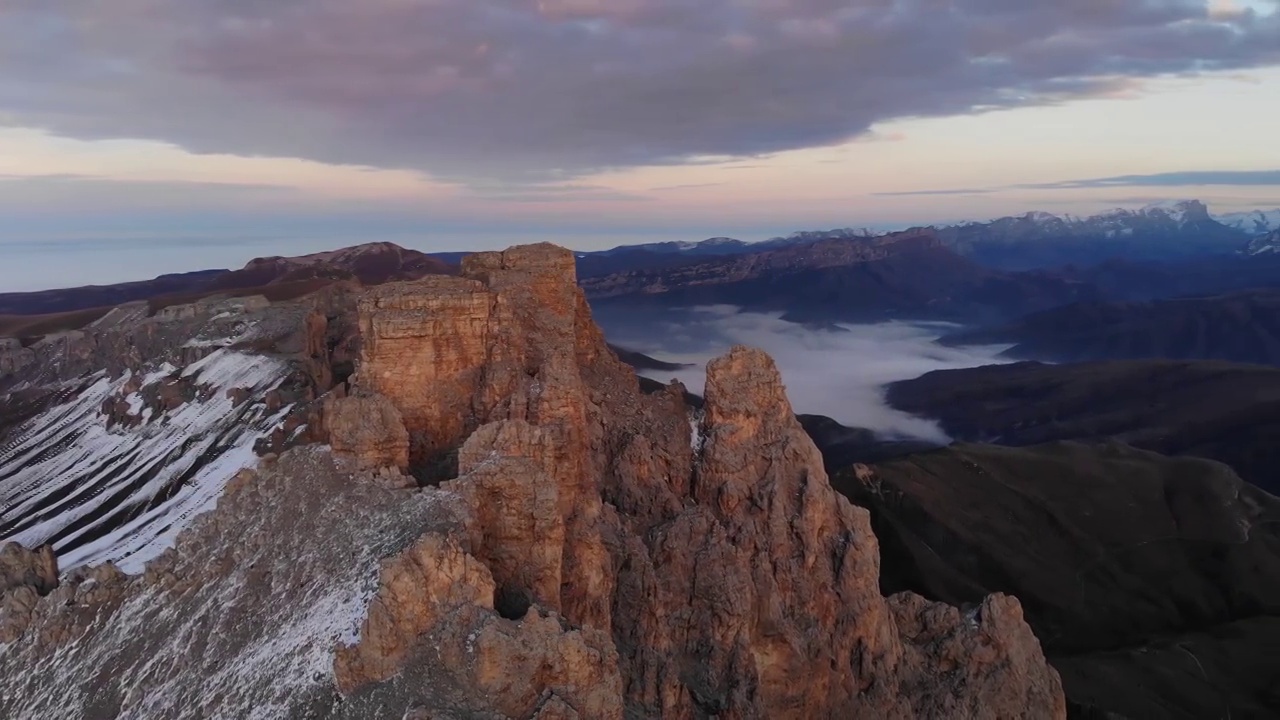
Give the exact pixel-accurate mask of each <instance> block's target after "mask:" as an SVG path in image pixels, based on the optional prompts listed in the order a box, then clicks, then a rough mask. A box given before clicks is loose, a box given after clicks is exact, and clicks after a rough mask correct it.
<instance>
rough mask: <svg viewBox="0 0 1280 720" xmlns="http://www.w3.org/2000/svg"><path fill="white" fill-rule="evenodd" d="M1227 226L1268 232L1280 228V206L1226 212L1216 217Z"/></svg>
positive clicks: (1260, 232) (1247, 230) (1250, 231)
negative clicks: (1269, 208) (1267, 208)
mask: <svg viewBox="0 0 1280 720" xmlns="http://www.w3.org/2000/svg"><path fill="white" fill-rule="evenodd" d="M1214 219H1216V220H1217V221H1218V222H1220V223H1222V224H1223V225H1226V226H1227V227H1232V228H1236V229H1237V230H1243V231H1245V232H1249V233H1259V234H1262V233H1268V232H1271V231H1273V230H1280V208H1276V209H1274V210H1250V211H1248V212H1236V213H1224V214H1222V215H1217V216H1215V218H1214Z"/></svg>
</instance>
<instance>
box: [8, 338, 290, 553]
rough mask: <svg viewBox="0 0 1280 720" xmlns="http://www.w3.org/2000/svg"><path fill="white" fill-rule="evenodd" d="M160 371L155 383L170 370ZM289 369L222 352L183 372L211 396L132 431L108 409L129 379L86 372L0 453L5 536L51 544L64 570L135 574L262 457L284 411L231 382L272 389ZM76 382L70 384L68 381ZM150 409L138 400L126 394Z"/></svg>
mask: <svg viewBox="0 0 1280 720" xmlns="http://www.w3.org/2000/svg"><path fill="white" fill-rule="evenodd" d="M174 372H177V368H174V367H172V366H168V367H164V366H162V367H161V368H157V369H156V370H155V371H153V372H151V373H148V374H147V376H146V377H147V378H149V379H159V378H162V377H169V376H170V375H172V374H173V373H174ZM287 374H288V367H287V366H286V365H285V364H284V363H283V362H281V361H279V360H276V359H273V358H267V357H263V356H258V355H245V354H241V353H236V352H231V351H227V350H218V351H216V352H214V353H212V354H210V355H209V356H207V357H205V358H204V359H202V360H200V361H199V362H196V363H193V364H192V365H190V366H188V367H187V368H185V369H184V370H183V371H182V376H183V377H188V378H191V379H192V380H194V381H195V382H197V383H199V384H201V385H210V386H212V387H213V388H214V390H215V391H214V392H213V393H212V394H211V396H210V397H209V399H207V400H205V401H203V402H202V401H198V400H196V401H192V402H189V403H186V404H184V405H182V406H180V407H178V408H176V409H174V410H169V411H164V412H161V413H160V414H158V415H156V416H155V417H154V418H153V417H152V415H151V411H150V409H149V408H147V409H146V411H145V414H144V415H143V418H144V420H147V421H148V422H147V423H146V424H144V425H141V426H139V427H135V428H121V427H112V428H108V427H107V422H106V420H107V419H106V417H104V416H103V415H102V413H101V407H102V406H103V403H104V401H106V400H107V399H108V398H110V397H112V396H115V395H117V394H118V393H120V392H122V390H123V386H124V385H125V383H126V382H128V379H129V376H128V375H126V376H125V377H123V378H121V379H119V380H115V381H113V380H110V379H109V378H107V377H106V375H105V373H98V374H96V375H94V376H91V377H90V378H89V384H88V387H87V388H86V389H84V390H83V391H81V392H79V393H78V394H74V393H71V392H68V393H67V394H68V395H69V396H71V397H69V399H67V400H66V401H65V402H62V403H61V404H57V405H54V406H52V407H50V408H48V409H47V410H45V411H44V412H43V413H41V414H40V415H38V416H36V417H35V418H32V419H31V420H29V421H28V422H27V423H25V424H24V425H23V426H22V427H20V428H18V429H17V430H16V431H15V432H13V433H12V435H11V438H10V442H9V443H7V444H6V445H5V446H4V447H3V448H0V543H3V542H10V541H16V542H19V543H22V544H23V545H25V546H27V547H36V546H38V545H42V544H45V543H52V544H53V547H54V549H55V551H57V553H58V555H59V565H60V567H61V569H62V570H63V571H64V572H65V571H67V570H71V569H73V568H76V567H79V566H82V565H97V564H100V563H104V562H114V563H116V564H117V565H119V566H120V568H121V569H122V570H124V571H125V572H127V573H138V572H141V571H142V569H143V565H144V563H145V562H146V561H147V560H150V559H151V558H154V557H156V556H157V555H159V554H160V553H161V552H163V551H164V550H165V549H166V548H168V547H170V546H172V544H173V541H174V539H175V538H176V537H177V535H178V533H180V532H181V531H182V530H183V529H184V528H186V527H187V525H189V524H190V522H191V520H192V518H194V517H195V516H197V515H199V514H201V513H203V512H206V511H207V510H209V509H211V508H213V507H214V506H215V505H216V504H217V499H218V497H219V496H220V495H221V494H222V490H223V488H224V487H225V486H226V483H227V482H228V481H229V480H230V479H231V477H232V476H234V475H235V474H236V472H238V471H239V470H241V469H242V468H245V467H249V466H252V465H253V464H254V463H255V462H256V460H257V458H256V456H255V454H254V452H253V446H254V443H255V441H256V440H257V439H258V438H260V437H262V436H263V435H265V434H266V433H267V432H269V430H270V428H272V427H274V426H275V425H277V424H279V423H280V422H281V421H282V420H283V419H284V417H285V416H286V415H287V414H288V412H289V410H290V408H288V407H285V408H281V409H280V410H278V411H276V412H274V413H271V412H268V411H267V410H266V408H265V405H264V404H262V403H245V404H244V405H243V406H241V407H239V408H237V407H235V406H234V404H233V402H232V400H231V399H230V398H228V397H227V396H226V389H227V388H229V387H232V386H233V385H234V386H236V387H247V388H249V389H250V391H251V392H252V393H265V392H266V391H267V390H269V389H272V388H274V387H277V386H278V385H279V384H280V382H281V381H283V380H284V379H285V377H286V376H287ZM64 389H69V388H64ZM127 400H128V402H129V407H130V412H131V414H135V415H138V414H142V412H143V407H142V405H143V403H142V398H141V397H140V396H137V395H136V394H131V395H129V396H128V398H127Z"/></svg>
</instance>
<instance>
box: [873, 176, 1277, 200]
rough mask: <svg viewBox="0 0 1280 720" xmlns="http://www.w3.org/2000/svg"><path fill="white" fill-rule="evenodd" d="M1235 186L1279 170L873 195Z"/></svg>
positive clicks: (1262, 180)
mask: <svg viewBox="0 0 1280 720" xmlns="http://www.w3.org/2000/svg"><path fill="white" fill-rule="evenodd" d="M1204 185H1232V186H1240V187H1273V186H1280V170H1187V171H1183V172H1166V173H1153V174H1150V175H1116V176H1113V177H1103V178H1087V179H1084V180H1059V181H1057V182H1048V183H1021V184H1018V185H1005V186H1002V187H994V188H957V189H950V190H907V191H902V192H878V193H872V194H873V195H889V196H901V195H986V194H990V193H997V192H1001V191H1003V190H1082V189H1094V188H1115V187H1195V186H1204Z"/></svg>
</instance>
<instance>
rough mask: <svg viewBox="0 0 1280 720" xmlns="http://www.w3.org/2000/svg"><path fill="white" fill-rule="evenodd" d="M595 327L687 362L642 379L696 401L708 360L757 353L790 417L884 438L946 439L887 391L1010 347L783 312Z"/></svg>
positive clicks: (607, 318) (612, 320) (714, 310)
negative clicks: (777, 374) (672, 386)
mask: <svg viewBox="0 0 1280 720" xmlns="http://www.w3.org/2000/svg"><path fill="white" fill-rule="evenodd" d="M598 319H599V320H600V321H601V324H602V326H603V327H604V328H605V331H606V334H607V335H608V336H609V340H610V341H611V342H613V343H614V344H616V345H620V346H622V347H625V348H627V349H630V350H637V351H639V352H642V353H644V354H646V355H650V356H652V357H655V358H657V359H659V360H665V361H668V362H677V363H691V364H692V365H693V366H692V367H689V368H685V369H682V370H676V371H661V370H650V371H644V372H643V373H642V374H643V375H646V376H648V377H651V378H653V379H655V380H659V381H662V382H667V381H669V380H671V379H672V378H673V377H675V378H677V379H679V380H680V381H681V382H682V383H684V384H685V385H686V386H687V387H688V388H689V390H690V391H691V392H695V393H699V394H701V393H702V388H703V384H704V381H705V377H706V376H705V372H706V363H707V361H708V360H710V359H712V358H714V357H716V356H717V355H720V354H722V353H724V352H725V351H726V350H727V349H728V348H729V347H730V346H732V345H735V344H742V345H749V346H752V347H758V348H761V349H763V350H765V351H767V352H768V353H769V354H770V355H772V356H773V359H774V361H775V362H777V364H778V368H779V370H781V372H782V379H783V382H784V383H785V384H786V387H787V395H788V397H790V398H791V404H792V406H793V407H794V408H795V411H796V412H798V413H808V414H815V415H826V416H828V417H832V418H834V419H836V420H837V421H839V422H840V423H842V424H844V425H849V426H852V427H863V428H868V429H871V430H874V431H876V432H877V433H878V434H880V435H882V436H883V437H885V438H887V439H901V438H918V439H921V440H929V441H935V442H948V441H949V438H947V436H946V434H945V433H943V432H942V430H941V428H939V427H938V425H937V424H936V423H934V422H932V421H930V420H926V419H923V418H919V417H915V416H913V415H909V414H907V413H904V412H900V411H898V410H895V409H893V408H891V407H889V406H888V405H887V404H886V403H885V399H884V392H885V386H887V385H888V384H889V383H892V382H896V381H898V380H909V379H912V378H916V377H919V376H920V375H923V374H925V373H927V372H930V371H933V370H949V369H958V368H968V367H976V366H979V365H991V364H995V363H1005V362H1009V360H1008V359H1006V358H1002V357H1000V355H999V354H1000V352H1002V351H1003V350H1005V349H1006V348H1007V347H1008V346H973V347H956V348H952V347H943V346H941V345H938V344H937V343H935V342H934V340H936V339H937V338H938V337H940V336H942V335H943V334H945V333H946V332H948V331H950V330H952V329H954V327H955V326H951V325H946V324H940V323H907V322H887V323H880V324H876V325H845V324H839V325H827V326H807V325H799V324H796V323H792V322H787V321H785V320H782V319H781V313H778V314H762V313H749V312H741V311H739V309H738V308H736V307H734V306H730V305H716V306H710V307H697V308H681V309H677V310H666V311H656V312H655V313H653V314H651V315H649V314H647V317H646V319H645V320H644V321H638V320H637V318H636V317H635V316H629V317H626V318H625V319H624V318H621V317H617V316H611V315H610V314H608V313H606V314H604V315H603V316H598Z"/></svg>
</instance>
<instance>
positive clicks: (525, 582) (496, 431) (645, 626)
mask: <svg viewBox="0 0 1280 720" xmlns="http://www.w3.org/2000/svg"><path fill="white" fill-rule="evenodd" d="M573 268H574V264H573V256H572V254H570V253H569V252H568V251H565V250H562V249H559V248H555V247H553V246H547V245H542V246H529V247H522V248H515V249H512V250H509V251H507V252H504V253H481V254H478V255H474V256H471V257H469V258H468V259H467V260H466V262H465V263H464V265H463V271H462V276H461V277H458V278H450V277H431V278H426V279H424V280H422V281H416V282H410V283H397V284H390V285H385V286H381V287H378V288H374V289H372V290H370V291H367V293H366V294H365V295H364V296H363V297H362V298H361V299H360V301H359V320H358V324H359V327H360V334H361V337H360V343H359V345H360V363H359V366H358V368H357V370H356V375H355V378H354V381H353V383H352V387H351V388H350V397H344V398H338V397H336V396H335V398H334V399H332V400H331V401H330V402H329V403H327V405H326V410H325V416H326V417H325V427H326V430H327V432H328V434H329V440H330V444H331V446H332V448H333V453H330V452H329V451H327V450H324V449H320V448H299V449H295V450H291V451H289V452H286V453H285V454H284V455H283V456H281V458H280V459H279V460H278V461H275V460H273V461H270V462H268V463H267V464H266V466H265V467H264V468H263V469H262V470H261V471H260V472H259V473H245V474H244V477H243V478H242V479H241V480H239V481H237V482H236V483H233V484H232V487H231V489H230V490H229V491H228V493H229V495H228V497H227V498H225V499H224V501H223V502H222V503H220V504H219V507H218V509H217V510H215V511H214V512H212V513H210V514H209V515H207V516H205V517H203V518H202V519H201V520H200V521H198V522H197V523H196V525H195V526H194V527H193V529H191V530H190V531H188V532H187V533H186V534H184V536H183V537H182V538H180V539H179V541H178V546H177V548H176V550H174V551H172V552H170V553H168V554H167V555H166V556H164V557H162V558H161V559H160V560H159V561H157V562H155V563H153V564H152V565H151V566H149V567H148V570H147V572H146V574H145V575H143V576H139V577H134V578H125V577H123V576H118V574H110V573H108V575H109V577H106V578H105V579H104V580H103V581H95V582H94V583H90V582H89V580H87V579H84V578H80V577H77V578H73V579H70V580H69V581H68V582H66V583H64V585H63V587H61V588H59V589H58V590H57V591H55V592H54V593H52V594H51V595H50V596H49V597H48V598H42V599H39V600H37V601H35V603H34V607H33V608H32V609H31V610H30V612H29V615H30V618H29V621H28V623H27V627H26V628H25V632H24V633H23V634H21V635H20V637H18V638H17V639H16V640H15V641H14V643H13V644H12V645H11V646H9V648H8V649H7V651H6V652H5V653H4V654H3V655H0V689H2V690H3V691H4V692H3V693H0V713H3V712H4V711H8V710H15V709H16V708H18V707H20V706H21V705H20V703H21V702H22V698H24V697H29V696H30V695H31V694H32V693H38V692H46V691H48V688H51V687H54V684H55V683H57V684H63V683H72V684H75V683H82V682H88V679H89V678H93V682H95V683H97V684H98V687H99V690H100V692H99V693H97V694H95V695H94V698H106V700H98V699H94V700H88V699H85V698H86V697H87V696H85V697H80V698H79V700H76V701H73V702H72V703H71V704H69V705H67V706H65V707H68V708H70V710H67V711H64V712H61V714H60V713H59V711H57V710H56V709H55V708H52V707H45V706H41V707H40V708H39V709H40V710H41V711H42V712H43V713H44V714H42V715H41V717H78V716H80V715H81V714H83V712H87V711H88V710H89V709H97V708H98V707H99V706H100V705H103V703H106V704H108V705H110V708H109V711H110V713H109V716H113V717H170V716H173V717H177V716H188V715H189V716H202V717H214V716H217V717H241V716H252V715H253V714H254V713H255V712H257V711H258V709H260V708H267V707H269V708H270V712H268V713H265V714H264V716H272V717H276V716H295V717H304V716H306V717H343V718H345V717H351V718H355V717H413V718H428V717H429V718H462V717H484V718H541V719H542V720H551V719H552V718H583V719H586V718H600V719H603V720H612V719H615V718H616V719H621V718H623V717H628V718H638V717H661V718H676V719H685V718H689V719H692V718H709V717H718V718H729V719H734V718H742V719H746V718H822V717H841V718H844V717H867V718H872V717H874V718H895V717H899V718H906V717H945V718H962V717H1032V718H1041V717H1043V718H1058V717H1064V716H1065V709H1064V708H1065V706H1064V700H1063V696H1062V690H1061V686H1060V683H1059V680H1058V676H1057V674H1056V673H1055V672H1054V671H1053V670H1052V669H1050V668H1049V667H1048V666H1047V665H1046V663H1045V661H1044V657H1043V655H1042V653H1041V651H1040V646H1039V643H1038V642H1037V640H1036V638H1035V637H1034V636H1033V635H1032V633H1031V631H1030V629H1029V627H1028V626H1027V624H1026V623H1025V622H1024V621H1023V619H1022V614H1021V607H1020V606H1019V604H1018V602H1017V601H1016V600H1015V599H1013V598H1010V597H1005V596H999V595H996V596H991V597H988V598H987V599H986V600H985V601H984V602H983V603H981V605H979V606H975V607H972V608H969V609H966V610H961V609H957V608H954V607H950V606H946V605H942V604H937V603H930V602H927V601H925V600H924V599H922V598H920V597H918V596H914V595H910V594H903V595H899V596H895V597H892V598H884V597H882V596H881V595H880V593H879V589H878V578H879V550H878V547H877V543H876V538H875V536H874V535H873V534H872V531H871V525H870V521H869V518H868V515H867V513H866V511H864V510H862V509H859V508H856V507H854V506H852V505H850V504H849V502H848V501H847V500H845V499H844V498H843V497H842V496H840V495H839V494H837V493H835V492H834V491H833V490H832V489H831V487H830V485H829V483H828V480H827V476H826V474H825V472H824V470H823V464H822V458H821V456H820V455H819V453H818V451H817V449H816V448H815V447H814V445H813V443H812V441H811V440H810V439H809V438H808V436H807V435H805V433H804V432H803V430H802V429H801V427H800V425H799V424H798V422H797V421H796V419H795V416H794V414H793V413H792V411H791V407H790V404H789V403H788V401H787V399H786V396H785V393H784V391H783V387H782V383H781V380H780V377H779V375H778V371H777V369H776V367H775V366H774V364H773V362H772V360H771V359H770V358H769V357H768V356H766V355H765V354H763V353H761V352H759V351H755V350H751V349H747V348H735V349H733V351H731V352H730V353H729V354H728V355H726V356H725V357H723V358H721V359H719V360H717V361H715V362H713V363H712V364H711V365H710V366H709V367H708V378H707V392H706V406H705V408H704V411H703V413H702V415H701V419H700V420H699V421H698V423H697V427H696V432H695V433H692V434H691V432H690V418H691V414H690V411H689V409H688V408H687V407H686V406H685V404H684V394H683V389H682V388H681V387H679V386H678V385H673V386H671V387H669V388H667V389H666V391H664V392H659V393H655V394H651V395H645V394H642V393H641V392H640V391H639V388H638V384H637V380H636V378H635V376H634V374H633V373H632V372H631V371H630V370H629V369H628V368H627V367H626V366H624V365H623V364H622V363H621V362H619V361H618V359H617V357H616V356H615V355H614V354H613V353H612V352H611V351H610V350H609V349H608V347H607V346H606V344H605V342H604V339H603V337H602V336H601V334H600V332H599V330H598V329H597V328H596V326H595V325H594V323H593V322H592V321H591V318H590V314H589V311H588V309H587V305H586V302H585V300H584V298H583V296H582V294H581V292H580V291H579V290H578V289H577V287H576V284H575V278H574V269H573ZM338 394H343V393H338ZM335 455H339V456H341V457H339V458H337V459H336V460H335V457H334V456H335ZM353 460H354V462H352V461H353ZM388 466H391V467H392V469H388ZM402 468H403V469H407V471H409V472H410V473H412V474H413V475H414V476H415V477H416V478H417V480H418V482H417V483H411V482H401V483H397V482H394V481H393V482H390V483H387V482H372V481H371V480H372V477H377V478H384V479H386V478H394V477H403V476H401V475H400V474H399V471H400V469H402ZM371 469H377V470H378V472H377V473H370V472H369V471H370V470H371ZM98 587H104V588H107V589H106V590H101V591H96V592H98V595H97V596H94V597H92V598H90V597H88V595H90V594H92V593H93V592H95V588H98ZM82 595H84V596H85V597H84V598H81V596H82ZM64 596H65V597H64ZM68 598H74V599H75V602H72V603H67V599H68ZM325 603H328V605H325ZM326 607H328V608H329V609H328V610H327V611H326V612H325V613H322V614H323V616H324V617H326V618H332V617H338V618H348V619H349V621H348V622H349V623H350V624H349V625H348V624H347V623H334V622H332V621H328V620H325V621H322V620H321V618H320V616H317V615H316V613H317V612H320V609H323V608H326ZM126 626H127V627H130V628H135V630H125V629H122V628H124V627H126ZM70 646H77V647H79V648H80V654H79V655H75V656H73V655H72V654H69V653H59V649H60V648H64V647H70ZM109 647H116V648H120V647H123V648H124V649H123V650H119V651H117V650H109V649H108V648H109ZM321 651H323V652H325V653H327V656H326V657H327V658H328V659H327V661H325V662H319V661H317V660H316V658H317V655H316V654H315V653H317V652H321ZM55 655H56V656H57V658H58V660H57V662H56V663H53V664H50V662H51V661H50V660H49V658H51V657H54V656H55ZM268 655H269V656H270V661H267V659H266V657H267V656H268ZM106 657H114V658H116V660H114V661H113V662H114V666H113V668H112V673H110V674H109V676H108V675H98V674H96V668H97V667H99V666H100V664H101V662H102V659H103V658H106ZM177 657H187V658H192V657H194V658H200V659H199V660H192V659H187V660H185V661H180V662H179V661H176V660H175V661H173V662H176V665H175V664H171V662H169V661H170V660H172V659H173V658H177ZM291 658H292V659H295V660H296V661H297V663H298V665H297V667H296V668H290V667H289V664H288V663H289V661H290V659H291ZM157 660H160V661H161V662H159V663H157V662H156V661H157ZM304 660H305V662H303V661H304ZM251 661H254V662H257V663H258V665H257V667H258V670H257V672H256V674H255V675H254V677H253V679H241V680H240V682H241V685H240V686H238V687H237V686H236V683H235V682H232V680H233V678H231V677H230V676H227V671H226V670H223V671H220V672H219V673H214V674H213V676H212V678H213V681H212V682H210V681H207V678H206V677H205V674H207V673H208V672H209V671H210V667H208V664H209V663H214V662H216V663H218V664H219V667H233V666H236V665H237V664H244V663H250V662H251ZM95 663H97V664H95ZM41 666H43V667H47V668H51V670H50V671H46V672H45V673H44V674H43V675H37V674H34V673H32V672H29V671H23V670H21V669H22V668H30V667H41ZM157 666H163V667H164V668H165V670H164V672H163V673H161V672H157V671H156V670H155V667H157ZM197 666H199V667H197ZM175 668H176V669H175ZM11 671H13V674H12V675H11V674H10V672H11ZM295 671H302V672H300V673H299V672H295ZM275 675H280V676H283V677H287V678H288V679H289V688H290V690H289V692H281V691H279V687H272V686H270V685H268V684H266V681H267V680H269V679H270V678H271V677H273V676H275ZM237 677H238V676H237ZM161 691H163V692H161ZM9 703H19V704H13V705H9V706H6V705H7V704H9ZM77 703H78V704H77ZM94 703H96V704H94ZM22 707H25V706H22ZM32 707H35V706H32ZM197 707H198V708H200V709H199V710H198V711H192V710H191V708H197ZM192 713H195V715H192ZM259 714H263V713H259Z"/></svg>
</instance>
